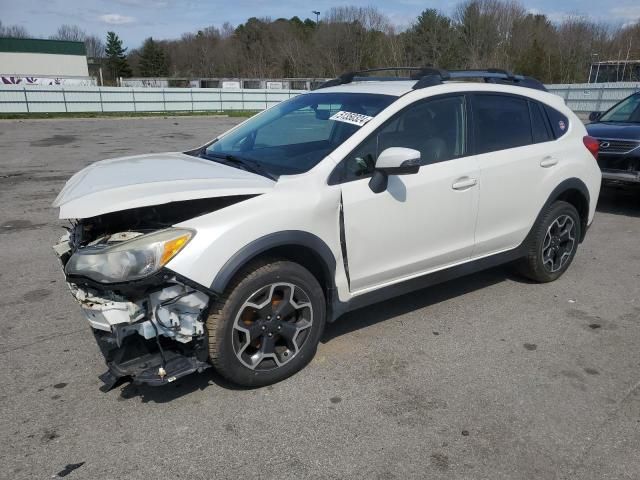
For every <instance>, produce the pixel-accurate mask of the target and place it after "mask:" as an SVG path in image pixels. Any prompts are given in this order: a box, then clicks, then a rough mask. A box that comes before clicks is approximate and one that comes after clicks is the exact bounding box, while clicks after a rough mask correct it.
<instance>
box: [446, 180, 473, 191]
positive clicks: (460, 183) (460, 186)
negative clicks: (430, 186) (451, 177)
mask: <svg viewBox="0 0 640 480" xmlns="http://www.w3.org/2000/svg"><path fill="white" fill-rule="evenodd" d="M477 183H478V180H476V179H475V178H469V177H462V178H459V179H458V180H456V181H455V182H454V183H453V185H451V188H453V189H454V190H467V189H469V188H471V187H473V186H475V185H476V184H477Z"/></svg>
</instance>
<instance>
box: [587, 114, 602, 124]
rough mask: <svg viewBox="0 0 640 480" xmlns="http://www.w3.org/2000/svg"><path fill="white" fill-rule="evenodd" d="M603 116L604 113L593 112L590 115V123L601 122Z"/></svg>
mask: <svg viewBox="0 0 640 480" xmlns="http://www.w3.org/2000/svg"><path fill="white" fill-rule="evenodd" d="M601 116H602V112H591V113H590V114H589V121H590V122H595V121H596V120H599V119H600V117H601Z"/></svg>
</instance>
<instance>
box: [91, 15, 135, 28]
mask: <svg viewBox="0 0 640 480" xmlns="http://www.w3.org/2000/svg"><path fill="white" fill-rule="evenodd" d="M98 18H99V19H100V20H102V22H104V23H107V24H109V25H125V24H127V23H133V22H135V21H136V19H135V18H133V17H129V16H128V15H120V14H119V13H106V14H104V15H100V16H99V17H98Z"/></svg>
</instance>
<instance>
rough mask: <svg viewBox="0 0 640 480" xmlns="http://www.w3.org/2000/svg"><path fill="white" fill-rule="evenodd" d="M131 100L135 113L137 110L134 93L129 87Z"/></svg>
mask: <svg viewBox="0 0 640 480" xmlns="http://www.w3.org/2000/svg"><path fill="white" fill-rule="evenodd" d="M131 98H133V111H134V112H137V111H138V109H137V107H136V91H135V89H134V88H133V87H131Z"/></svg>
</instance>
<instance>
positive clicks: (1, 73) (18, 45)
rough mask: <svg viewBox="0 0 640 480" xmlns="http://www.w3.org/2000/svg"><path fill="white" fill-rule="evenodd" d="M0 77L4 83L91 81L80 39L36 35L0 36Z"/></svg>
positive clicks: (47, 83)
mask: <svg viewBox="0 0 640 480" xmlns="http://www.w3.org/2000/svg"><path fill="white" fill-rule="evenodd" d="M0 77H1V78H0V81H1V83H4V84H15V83H18V84H45V85H49V84H69V83H75V84H78V83H80V84H87V82H91V79H90V77H89V69H88V66H87V53H86V48H85V45H84V43H83V42H69V41H63V40H41V39H35V38H0ZM89 84H90V83H89Z"/></svg>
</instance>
